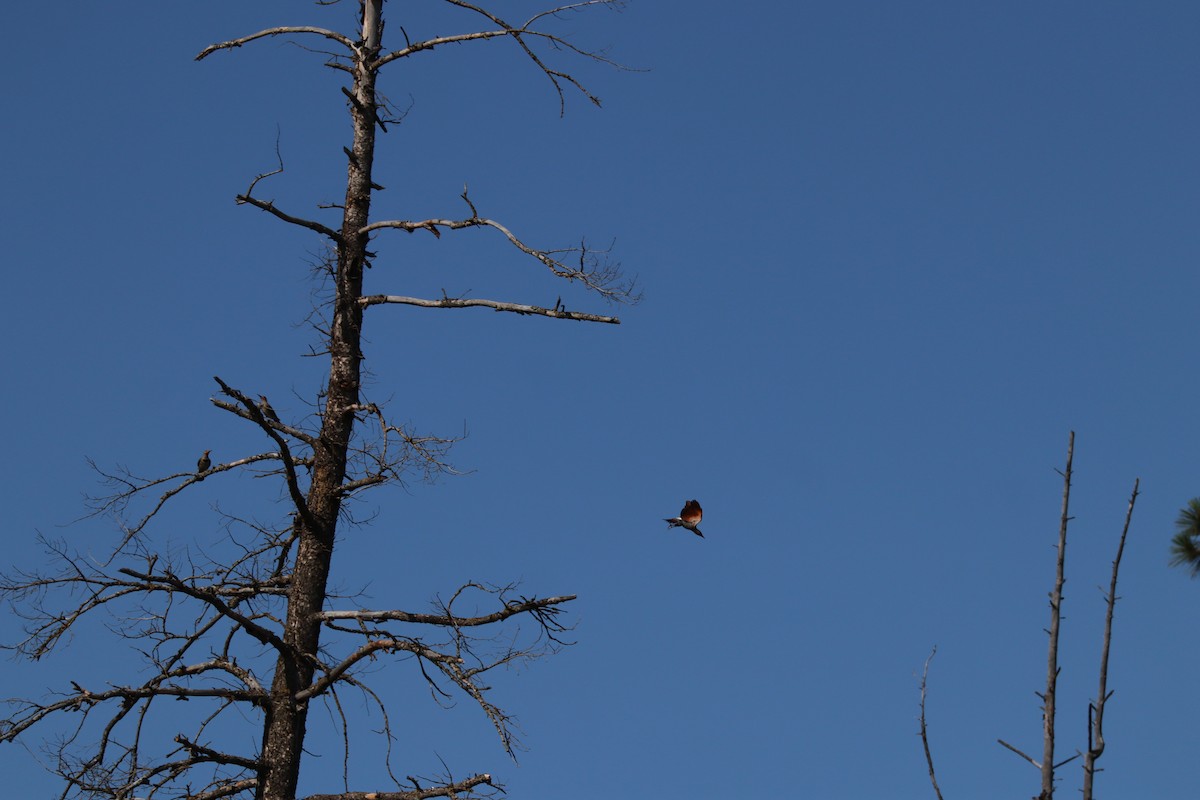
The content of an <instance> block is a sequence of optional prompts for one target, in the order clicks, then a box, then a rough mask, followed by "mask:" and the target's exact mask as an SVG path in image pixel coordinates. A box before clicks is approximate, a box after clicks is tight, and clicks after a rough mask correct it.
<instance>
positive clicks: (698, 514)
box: [663, 500, 704, 539]
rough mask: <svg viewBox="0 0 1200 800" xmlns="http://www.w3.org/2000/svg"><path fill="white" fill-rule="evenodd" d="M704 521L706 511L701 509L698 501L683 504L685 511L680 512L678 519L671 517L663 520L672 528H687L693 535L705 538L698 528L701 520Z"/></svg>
mask: <svg viewBox="0 0 1200 800" xmlns="http://www.w3.org/2000/svg"><path fill="white" fill-rule="evenodd" d="M702 519H704V509H702V508H701V507H700V502H699V501H698V500H688V501H687V502H686V503H684V504H683V510H682V511H680V512H679V516H678V517H671V518H670V519H665V520H663V521H664V522H667V523H669V525H668V526H667V527H670V528H677V527H678V528H687V529H688V530H689V531H691V532H692V533H694V534H696V535H697V536H699V537H700V538H701V539H703V538H704V534H703V533H701V532H700V529H699V528H697V527H696V526H697V525H699V524H700V520H702Z"/></svg>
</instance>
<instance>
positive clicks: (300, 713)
mask: <svg viewBox="0 0 1200 800" xmlns="http://www.w3.org/2000/svg"><path fill="white" fill-rule="evenodd" d="M362 7H363V13H362V39H361V43H360V44H359V46H358V47H357V52H356V53H355V58H354V63H353V74H354V83H353V88H352V89H351V91H350V95H351V96H350V113H351V119H352V121H353V130H354V139H353V144H352V146H351V148H350V151H349V153H348V155H347V158H348V161H349V163H348V166H347V177H346V202H345V210H344V212H343V215H342V235H341V241H340V244H339V246H338V250H337V272H336V274H335V286H336V293H335V296H334V303H333V324H332V326H331V329H330V340H329V362H330V364H329V387H328V392H327V394H326V403H325V414H324V420H323V423H322V426H321V433H320V436H319V437H318V443H317V447H315V448H314V452H313V456H314V463H313V479H312V484H311V488H310V489H309V493H308V498H307V507H308V513H307V514H304V515H303V517H304V518H303V519H302V520H301V524H300V541H299V545H298V549H297V553H296V566H295V571H294V572H293V574H292V584H291V588H290V596H289V603H288V614H287V621H286V624H285V627H284V636H283V640H284V643H285V644H286V645H287V648H288V650H287V651H285V652H283V653H281V654H280V656H279V660H278V663H277V666H276V669H275V679H274V682H273V684H272V686H271V698H270V702H269V705H268V709H267V724H266V725H265V726H264V731H263V748H262V762H261V764H260V770H261V774H260V777H259V787H258V798H259V800H292V798H294V797H295V796H296V788H297V786H298V784H299V778H300V764H301V761H302V755H303V747H304V736H305V731H306V726H305V723H306V721H307V717H308V707H309V704H308V703H307V702H299V703H298V702H296V701H295V699H294V698H295V697H296V696H297V694H298V693H299V692H300V690H301V689H303V688H305V687H307V686H309V685H310V684H311V682H312V678H313V671H314V665H315V664H316V655H317V649H318V647H319V646H320V639H321V619H320V617H319V614H320V612H321V610H322V608H323V607H324V604H325V594H326V587H327V584H328V581H329V571H330V565H331V559H332V556H333V543H334V534H335V532H336V529H337V518H338V512H339V511H340V510H341V500H342V492H341V489H342V482H343V481H344V480H345V477H346V460H347V455H348V451H349V446H350V437H351V434H352V433H353V430H354V420H355V416H354V415H355V412H356V411H358V401H359V381H360V373H361V369H362V348H361V342H362V322H363V306H362V305H361V304H360V303H359V302H358V298H359V297H360V296H361V295H362V286H363V265H364V263H365V261H366V251H367V238H368V234H367V233H364V232H362V231H363V229H364V228H366V226H367V223H368V222H369V220H370V211H371V167H372V165H373V163H374V159H375V75H376V68H375V67H374V65H373V64H372V62H373V60H374V59H375V57H376V56H377V55H378V54H379V46H380V34H381V30H380V29H381V12H382V7H383V0H362Z"/></svg>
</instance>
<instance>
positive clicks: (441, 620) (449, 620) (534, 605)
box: [317, 594, 578, 628]
mask: <svg viewBox="0 0 1200 800" xmlns="http://www.w3.org/2000/svg"><path fill="white" fill-rule="evenodd" d="M577 597H578V595H573V594H567V595H561V596H558V597H547V598H544V599H542V600H538V599H536V598H535V599H532V600H525V601H523V602H519V603H508V604H506V605H505V607H504V608H503V609H502V610H500V611H497V612H495V613H492V614H485V615H483V616H475V617H457V616H454V615H453V614H413V613H409V612H407V611H361V610H352V611H322V612H321V613H319V614H318V615H317V616H318V618H319V619H321V620H322V621H324V622H330V621H332V620H357V621H359V622H414V623H419V624H422V625H446V626H450V627H454V628H471V627H476V626H479V625H490V624H492V623H494V622H500V621H502V620H505V619H508V618H509V617H512V616H515V615H517V614H524V613H528V612H530V611H540V610H548V609H552V608H553V607H554V606H557V605H561V604H562V603H569V602H571V601H572V600H575V599H576V598H577Z"/></svg>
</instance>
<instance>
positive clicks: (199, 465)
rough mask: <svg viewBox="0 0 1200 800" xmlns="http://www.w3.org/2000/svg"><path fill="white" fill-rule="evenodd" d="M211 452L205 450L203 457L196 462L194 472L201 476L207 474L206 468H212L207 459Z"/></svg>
mask: <svg viewBox="0 0 1200 800" xmlns="http://www.w3.org/2000/svg"><path fill="white" fill-rule="evenodd" d="M211 452H212V450H205V451H204V455H202V456H200V460H199V461H197V462H196V472H198V473H201V474H203V473H205V472H208V468H209V467H211V466H212V459H211V458H209V457H208V454H209V453H211ZM201 480H203V478H201Z"/></svg>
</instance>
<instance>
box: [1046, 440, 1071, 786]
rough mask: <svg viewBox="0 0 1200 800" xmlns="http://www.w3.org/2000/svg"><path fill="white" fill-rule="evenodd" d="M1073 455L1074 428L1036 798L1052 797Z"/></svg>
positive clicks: (1060, 531) (1066, 478) (1065, 476)
mask: <svg viewBox="0 0 1200 800" xmlns="http://www.w3.org/2000/svg"><path fill="white" fill-rule="evenodd" d="M1074 457H1075V431H1071V436H1070V438H1069V439H1068V441H1067V468H1066V470H1065V471H1064V472H1063V499H1062V517H1061V519H1060V521H1059V526H1058V560H1057V565H1056V568H1055V573H1054V590H1053V591H1052V592H1050V631H1049V633H1050V646H1049V648H1048V650H1047V652H1048V655H1047V664H1046V694H1044V695H1043V696H1042V732H1043V736H1042V793H1041V794H1040V795H1038V797H1039V800H1050V798H1052V797H1054V714H1055V706H1056V699H1057V692H1058V672H1059V668H1058V628H1059V623H1060V622H1061V621H1062V601H1063V584H1064V583H1066V578H1065V577H1064V570H1065V566H1066V558H1067V523H1068V522H1070V520H1071V517H1070V513H1069V512H1070V507H1071V462H1072V460H1073V459H1074Z"/></svg>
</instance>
